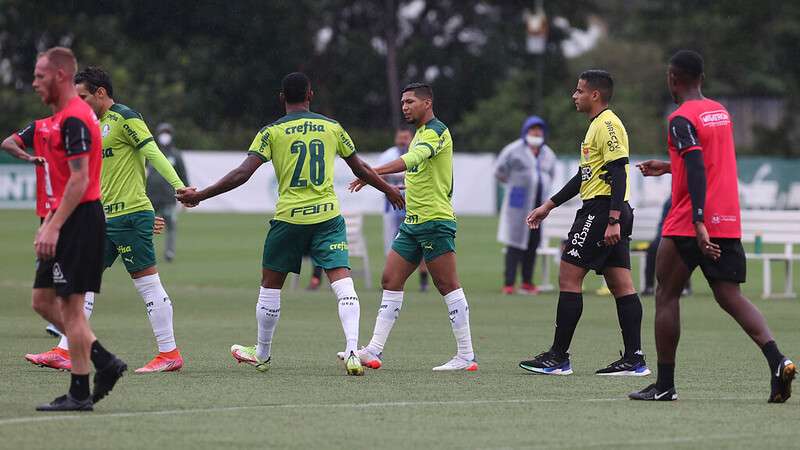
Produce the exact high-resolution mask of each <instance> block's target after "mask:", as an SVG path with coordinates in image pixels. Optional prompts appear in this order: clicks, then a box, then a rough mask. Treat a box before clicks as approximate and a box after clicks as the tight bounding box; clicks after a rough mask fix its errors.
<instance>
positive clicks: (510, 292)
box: [500, 286, 514, 295]
mask: <svg viewBox="0 0 800 450" xmlns="http://www.w3.org/2000/svg"><path fill="white" fill-rule="evenodd" d="M500 292H502V293H503V295H514V286H503V290H502V291H500Z"/></svg>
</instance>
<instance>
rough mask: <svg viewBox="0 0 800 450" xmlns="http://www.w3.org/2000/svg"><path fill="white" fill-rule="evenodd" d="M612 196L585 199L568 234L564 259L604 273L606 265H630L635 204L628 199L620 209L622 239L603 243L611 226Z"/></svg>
mask: <svg viewBox="0 0 800 450" xmlns="http://www.w3.org/2000/svg"><path fill="white" fill-rule="evenodd" d="M610 206H611V199H610V198H609V197H598V198H593V199H591V200H586V201H584V202H583V206H582V207H581V209H579V210H578V212H577V213H576V214H575V222H574V223H573V224H572V228H571V229H570V230H569V234H568V235H567V240H566V245H565V247H564V251H563V252H562V253H561V260H562V261H566V262H568V263H570V264H574V265H576V266H579V267H583V268H585V269H592V270H594V271H595V272H597V273H598V274H602V273H603V271H604V270H605V268H606V267H622V268H625V269H630V268H631V250H630V241H631V232H632V231H633V208H631V206H630V205H629V204H628V202H625V203H624V205H623V207H622V211H620V215H619V221H620V240H619V242H617V243H616V244H615V245H612V246H610V247H609V246H607V245H605V244H604V243H603V241H604V239H605V235H606V227H608V211H609V209H610V208H609V207H610Z"/></svg>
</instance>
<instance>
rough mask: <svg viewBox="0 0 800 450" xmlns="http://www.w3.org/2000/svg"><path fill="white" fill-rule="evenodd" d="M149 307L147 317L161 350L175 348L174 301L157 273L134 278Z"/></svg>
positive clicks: (134, 283)
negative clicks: (173, 326) (173, 327)
mask: <svg viewBox="0 0 800 450" xmlns="http://www.w3.org/2000/svg"><path fill="white" fill-rule="evenodd" d="M133 285H134V286H135V287H136V290H137V291H139V295H140V296H141V297H142V300H144V305H145V307H146V308H147V318H148V319H150V326H151V327H152V328H153V334H154V335H155V337H156V343H157V344H158V351H159V352H170V351H172V350H175V333H174V332H173V330H172V301H171V300H170V299H169V296H168V295H167V291H165V290H164V287H163V286H162V285H161V278H160V277H159V276H158V274H157V273H154V274H153V275H145V276H143V277H141V278H136V279H135V280H133Z"/></svg>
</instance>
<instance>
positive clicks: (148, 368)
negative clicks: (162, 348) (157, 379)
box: [135, 348, 183, 373]
mask: <svg viewBox="0 0 800 450" xmlns="http://www.w3.org/2000/svg"><path fill="white" fill-rule="evenodd" d="M181 367H183V357H181V352H180V350H178V349H177V348H176V349H175V350H172V351H169V352H160V353H159V354H158V355H156V357H155V358H153V359H152V360H151V361H150V362H149V363H147V364H145V365H144V367H140V368H138V369H136V370H135V373H153V372H176V371H178V370H181Z"/></svg>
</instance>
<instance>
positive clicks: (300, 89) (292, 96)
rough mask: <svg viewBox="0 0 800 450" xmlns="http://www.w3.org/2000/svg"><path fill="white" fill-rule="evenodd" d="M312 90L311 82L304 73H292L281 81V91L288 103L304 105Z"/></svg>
mask: <svg viewBox="0 0 800 450" xmlns="http://www.w3.org/2000/svg"><path fill="white" fill-rule="evenodd" d="M310 88H311V80H309V79H308V77H307V76H306V74H304V73H302V72H292V73H290V74H288V75H286V76H285V77H283V81H281V91H282V92H283V98H284V99H285V100H286V103H303V102H304V101H306V93H308V90H309V89H310Z"/></svg>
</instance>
